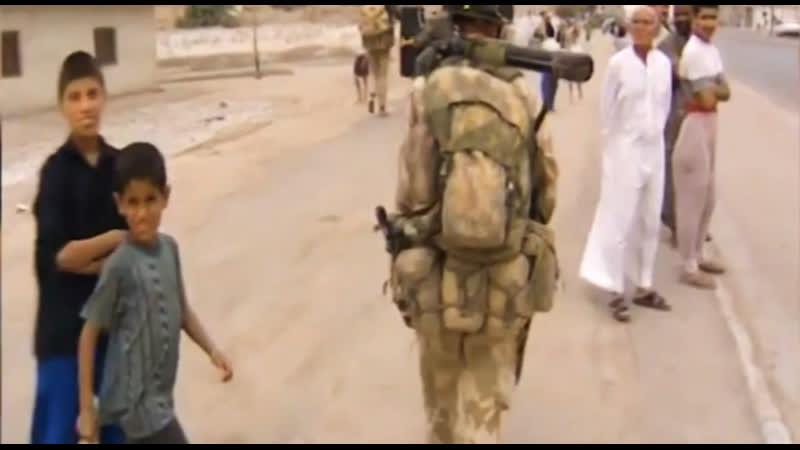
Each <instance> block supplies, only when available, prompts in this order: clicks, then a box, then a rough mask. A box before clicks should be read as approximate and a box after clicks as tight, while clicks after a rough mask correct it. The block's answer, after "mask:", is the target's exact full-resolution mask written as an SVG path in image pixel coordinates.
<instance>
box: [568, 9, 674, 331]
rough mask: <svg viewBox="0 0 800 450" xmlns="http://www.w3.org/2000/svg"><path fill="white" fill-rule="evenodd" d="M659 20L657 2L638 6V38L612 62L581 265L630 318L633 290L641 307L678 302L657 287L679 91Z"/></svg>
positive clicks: (634, 28) (634, 25) (620, 314)
mask: <svg viewBox="0 0 800 450" xmlns="http://www.w3.org/2000/svg"><path fill="white" fill-rule="evenodd" d="M658 26H659V20H658V16H657V14H656V12H655V11H654V10H653V9H652V8H650V7H649V6H639V7H637V8H636V9H634V10H633V11H632V13H631V14H630V16H629V24H628V30H629V32H630V36H631V39H632V41H633V45H631V46H629V47H627V48H625V49H623V50H621V51H619V52H618V53H616V54H615V55H614V56H613V57H612V58H611V60H610V61H609V65H608V69H607V74H606V81H605V86H604V92H603V100H602V111H601V114H602V119H601V120H602V132H603V138H604V149H603V161H602V166H603V173H602V185H601V194H600V201H599V203H598V205H597V211H596V214H595V218H594V224H593V225H592V230H591V232H590V233H589V239H588V242H587V244H586V249H585V253H584V255H583V261H582V263H581V267H580V276H581V278H583V279H584V280H586V281H588V282H589V283H591V284H593V285H595V286H597V287H599V288H601V289H603V290H605V291H607V292H609V293H611V294H612V296H613V300H612V302H611V304H610V306H611V308H612V312H613V315H614V317H615V318H616V319H617V320H619V321H623V322H626V321H628V320H630V316H629V315H628V308H627V306H626V301H625V297H626V294H628V293H631V292H633V302H634V303H635V304H637V305H639V306H644V307H650V308H655V309H658V310H669V309H670V308H669V305H668V304H667V303H666V301H665V300H664V298H663V297H661V296H660V295H658V294H657V293H656V292H655V291H654V290H653V287H652V285H653V271H654V269H655V260H656V250H657V248H658V240H659V239H658V237H659V228H660V214H661V202H662V199H663V193H664V164H665V162H664V125H665V124H666V121H667V116H668V115H669V110H670V101H671V96H672V68H671V64H670V61H669V58H667V56H666V55H664V53H663V52H661V51H659V50H657V49H655V48H654V45H653V44H654V39H655V37H656V35H657V32H658ZM629 288H635V290H634V289H629Z"/></svg>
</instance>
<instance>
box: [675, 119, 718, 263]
mask: <svg viewBox="0 0 800 450" xmlns="http://www.w3.org/2000/svg"><path fill="white" fill-rule="evenodd" d="M716 145H717V114H716V113H691V114H689V115H688V116H687V117H686V119H684V121H683V124H682V125H681V131H680V133H679V134H678V140H677V141H676V142H675V150H674V152H673V155H672V170H673V174H672V175H673V181H674V191H675V212H676V215H675V218H676V219H677V221H676V225H677V227H676V231H677V236H678V252H679V253H680V256H681V259H682V260H683V264H684V269H685V270H687V271H689V272H694V271H697V267H698V264H699V262H700V259H701V258H702V250H703V243H704V242H705V237H706V235H707V234H708V226H709V224H710V223H711V215H712V213H713V212H714V205H715V201H716V193H715V189H714V167H715V158H716Z"/></svg>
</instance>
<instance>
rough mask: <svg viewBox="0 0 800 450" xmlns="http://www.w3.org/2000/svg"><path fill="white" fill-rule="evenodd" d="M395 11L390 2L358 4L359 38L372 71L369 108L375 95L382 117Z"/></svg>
mask: <svg viewBox="0 0 800 450" xmlns="http://www.w3.org/2000/svg"><path fill="white" fill-rule="evenodd" d="M394 19H395V11H394V9H393V8H392V7H391V6H389V5H361V19H360V22H359V25H358V28H359V32H360V33H361V42H362V44H363V46H364V50H366V52H367V59H368V60H369V72H370V74H371V75H372V79H373V82H372V92H371V93H370V98H369V112H370V113H373V112H374V111H375V97H376V96H377V100H378V109H379V113H380V115H381V116H382V117H385V116H386V115H387V113H386V96H387V93H388V89H389V88H388V80H387V78H388V75H389V60H390V56H391V50H392V47H394Z"/></svg>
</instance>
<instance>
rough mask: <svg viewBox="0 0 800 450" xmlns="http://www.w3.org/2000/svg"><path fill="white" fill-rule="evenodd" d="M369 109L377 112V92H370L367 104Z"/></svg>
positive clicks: (372, 112)
mask: <svg viewBox="0 0 800 450" xmlns="http://www.w3.org/2000/svg"><path fill="white" fill-rule="evenodd" d="M367 111H369V113H370V114H374V113H375V93H374V92H373V93H371V94H369V104H368V105H367Z"/></svg>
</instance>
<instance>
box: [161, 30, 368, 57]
mask: <svg viewBox="0 0 800 450" xmlns="http://www.w3.org/2000/svg"><path fill="white" fill-rule="evenodd" d="M300 46H321V47H326V46H327V47H352V48H353V49H355V50H359V49H360V48H361V38H360V35H359V34H358V28H357V27H356V26H355V25H348V26H342V25H330V24H318V23H286V24H275V25H262V26H260V27H259V28H258V49H259V52H260V53H262V54H264V53H272V52H281V51H286V50H290V49H293V48H297V47H300ZM156 52H157V56H158V59H159V60H166V59H172V58H187V57H193V56H208V55H223V54H236V53H241V54H247V53H252V52H253V29H252V28H249V27H247V28H245V27H242V28H196V29H192V30H165V31H159V32H158V34H157V38H156Z"/></svg>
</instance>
